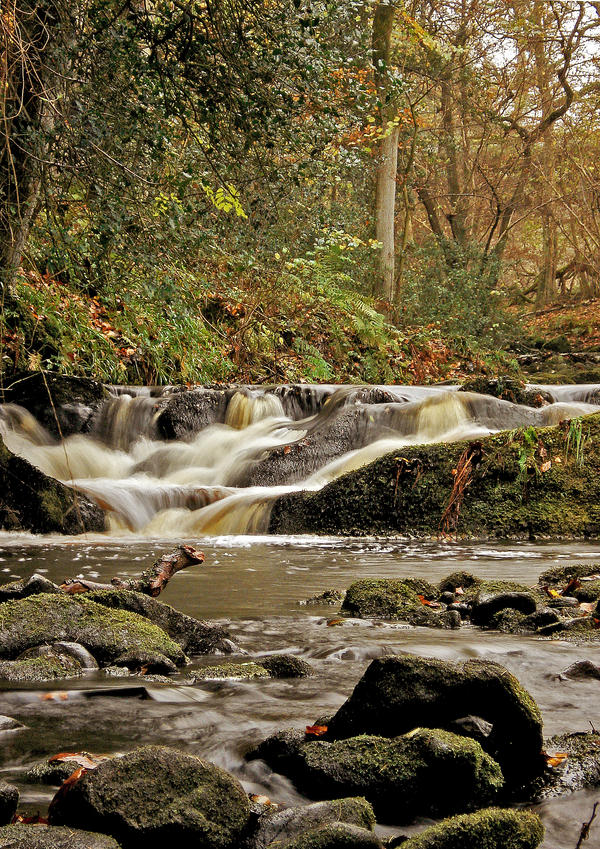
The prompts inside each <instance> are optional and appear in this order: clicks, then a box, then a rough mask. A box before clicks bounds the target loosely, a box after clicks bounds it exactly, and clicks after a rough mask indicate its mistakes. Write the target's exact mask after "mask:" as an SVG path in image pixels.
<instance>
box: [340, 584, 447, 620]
mask: <svg viewBox="0 0 600 849" xmlns="http://www.w3.org/2000/svg"><path fill="white" fill-rule="evenodd" d="M419 595H422V596H423V598H426V599H428V600H429V599H433V598H436V596H437V589H436V588H435V587H434V586H433V584H430V583H429V582H428V581H423V580H421V579H419V578H363V579H361V580H359V581H355V582H354V583H353V584H351V585H350V586H349V587H348V590H347V592H346V597H345V598H344V601H343V604H342V610H344V611H345V612H346V613H350V614H352V616H360V617H364V618H366V617H371V616H378V617H381V618H382V619H407V618H409V617H410V615H411V614H413V613H419V614H420V613H422V611H423V602H422V601H421V599H420V598H419Z"/></svg>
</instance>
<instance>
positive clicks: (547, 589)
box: [542, 586, 560, 598]
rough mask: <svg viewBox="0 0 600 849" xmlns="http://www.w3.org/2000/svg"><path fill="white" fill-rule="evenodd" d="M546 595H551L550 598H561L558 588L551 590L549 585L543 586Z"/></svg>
mask: <svg viewBox="0 0 600 849" xmlns="http://www.w3.org/2000/svg"><path fill="white" fill-rule="evenodd" d="M542 589H543V590H544V592H545V593H546V595H548V596H550V598H560V593H559V592H558V590H551V589H550V587H549V586H545V587H542Z"/></svg>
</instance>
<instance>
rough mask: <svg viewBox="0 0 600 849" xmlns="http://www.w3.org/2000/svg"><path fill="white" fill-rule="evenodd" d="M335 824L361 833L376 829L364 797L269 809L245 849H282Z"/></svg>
mask: <svg viewBox="0 0 600 849" xmlns="http://www.w3.org/2000/svg"><path fill="white" fill-rule="evenodd" d="M333 823H336V824H337V823H346V824H350V825H354V826H355V827H358V828H359V829H360V830H361V831H363V830H365V829H366V830H367V831H368V832H371V831H372V829H373V826H374V825H375V816H374V814H373V808H372V807H371V805H370V804H369V803H368V802H367V800H366V799H363V798H361V797H354V798H348V799H336V800H335V801H333V802H331V801H328V802H316V803H314V804H312V805H303V806H302V807H294V808H284V809H283V810H270V809H269V808H267V809H266V811H265V812H264V813H263V814H262V815H261V816H260V817H259V818H258V822H257V824H256V826H255V827H254V829H253V830H252V832H251V833H250V834H249V836H248V838H247V840H246V843H245V844H244V849H246V847H247V849H268V847H271V846H273V847H275V846H276V847H277V849H280V847H281V849H283V847H287V846H288V844H289V841H292V840H294V839H295V838H297V837H298V836H299V835H303V834H305V833H306V832H309V833H310V834H311V835H312V834H313V833H314V832H315V831H316V830H319V829H322V828H323V827H324V826H327V825H331V824H333ZM361 838H362V835H361ZM351 845H352V844H351ZM369 845H373V844H369Z"/></svg>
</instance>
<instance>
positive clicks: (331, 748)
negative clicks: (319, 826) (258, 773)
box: [250, 728, 503, 822]
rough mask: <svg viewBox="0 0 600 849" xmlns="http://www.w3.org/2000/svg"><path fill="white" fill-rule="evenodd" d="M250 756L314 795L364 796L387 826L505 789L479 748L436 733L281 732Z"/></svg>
mask: <svg viewBox="0 0 600 849" xmlns="http://www.w3.org/2000/svg"><path fill="white" fill-rule="evenodd" d="M250 757H252V758H262V759H263V760H265V761H266V762H267V763H268V764H269V765H270V766H271V767H272V768H273V769H275V770H277V771H279V772H283V773H284V774H286V775H288V776H289V777H290V778H291V779H292V780H293V781H294V783H295V784H296V785H297V786H298V788H299V789H300V790H301V792H304V793H306V794H307V795H309V796H310V797H312V798H317V799H319V798H320V799H324V798H331V797H332V796H333V797H344V796H350V795H361V796H365V797H366V798H367V799H368V800H369V801H370V802H371V803H372V805H373V806H374V808H375V811H376V813H377V817H378V818H380V819H383V820H385V821H387V822H407V821H410V820H412V819H414V817H415V816H419V815H431V816H440V815H444V814H447V813H450V812H453V813H454V812H457V811H466V810H470V809H472V808H475V807H478V806H481V805H485V804H489V802H490V801H492V800H493V799H494V798H495V796H496V794H497V793H498V791H499V790H500V788H501V787H502V785H503V778H502V772H501V770H500V767H499V766H498V764H497V763H496V762H495V761H494V760H493V759H492V758H491V757H490V756H489V755H487V754H486V753H485V752H484V751H483V749H482V748H481V746H480V745H479V743H477V742H476V741H475V740H472V739H469V738H466V737H459V736H458V735H456V734H452V733H450V732H448V731H441V730H439V729H433V730H432V729H424V728H417V729H414V730H413V731H411V732H410V733H409V734H405V735H402V736H398V737H394V738H392V739H390V738H387V737H375V736H372V735H360V736H357V737H351V738H350V739H344V740H335V741H333V742H328V741H326V740H317V741H314V740H307V739H305V737H304V735H303V734H301V733H300V732H297V733H294V732H281V733H280V734H275V735H274V736H273V737H270V738H268V739H267V740H265V741H264V742H263V743H261V744H260V745H259V746H258V748H257V749H256V750H254V751H253V752H252V753H251V755H250Z"/></svg>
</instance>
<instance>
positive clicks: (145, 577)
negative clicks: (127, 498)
mask: <svg viewBox="0 0 600 849" xmlns="http://www.w3.org/2000/svg"><path fill="white" fill-rule="evenodd" d="M196 563H204V552H203V551H199V549H197V548H192V546H191V545H180V546H178V547H177V548H176V549H175V551H173V552H172V553H171V554H163V556H162V557H160V558H159V559H158V560H157V561H156V563H154V564H153V565H152V566H151V567H150V568H149V569H146V570H145V571H144V572H142V574H141V575H140V577H139V578H137V579H136V580H128V581H124V580H122V579H121V578H117V577H115V578H112V579H111V582H110V584H100V583H98V582H96V581H87V580H85V579H84V578H69V579H68V580H66V581H65V582H64V583H63V584H61V586H60V589H61V590H62V592H64V593H69V594H76V593H87V592H89V591H90V590H114V589H117V590H133V591H134V592H137V593H144V594H145V595H149V596H152V598H156V596H158V595H160V594H161V592H162V591H163V590H164V588H165V587H166V586H167V584H168V583H169V581H170V580H171V578H172V577H173V575H174V574H175V573H176V572H180V571H181V570H182V569H187V568H188V566H194V565H195V564H196Z"/></svg>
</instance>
